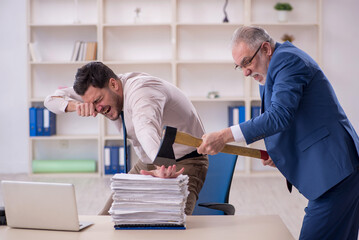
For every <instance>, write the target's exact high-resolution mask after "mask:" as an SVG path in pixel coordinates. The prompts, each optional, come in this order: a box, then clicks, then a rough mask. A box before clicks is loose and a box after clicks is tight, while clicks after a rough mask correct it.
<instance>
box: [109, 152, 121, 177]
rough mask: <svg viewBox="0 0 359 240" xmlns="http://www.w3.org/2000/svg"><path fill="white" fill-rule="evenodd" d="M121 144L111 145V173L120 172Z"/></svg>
mask: <svg viewBox="0 0 359 240" xmlns="http://www.w3.org/2000/svg"><path fill="white" fill-rule="evenodd" d="M119 148H120V147H119V146H111V147H110V162H111V173H112V174H115V173H118V172H119V169H120V166H119V162H120V159H119Z"/></svg>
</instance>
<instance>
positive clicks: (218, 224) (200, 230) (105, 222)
mask: <svg viewBox="0 0 359 240" xmlns="http://www.w3.org/2000/svg"><path fill="white" fill-rule="evenodd" d="M80 221H91V222H93V223H94V225H92V226H90V227H88V228H86V229H84V230H82V231H81V232H65V231H47V230H29V229H15V228H10V227H7V226H0V239H1V240H15V239H16V240H18V239H31V240H49V239H51V240H63V239H66V240H82V239H83V240H92V239H93V240H98V239H100V240H112V239H116V240H118V239H134V240H136V239H139V240H140V239H141V240H142V239H146V240H161V239H166V240H176V239H178V240H187V239H196V240H198V239H205V240H212V239H213V240H221V239H225V240H231V239H236V240H238V239H245V240H251V239H255V240H257V239H266V240H270V239H273V240H282V239H283V240H290V239H294V238H293V236H292V235H291V234H290V232H289V230H288V229H287V227H286V226H285V225H284V223H283V221H282V220H281V219H280V217H279V216H276V215H267V216H188V217H187V220H186V222H187V223H186V226H187V229H186V230H114V228H113V222H112V220H111V217H110V216H80Z"/></svg>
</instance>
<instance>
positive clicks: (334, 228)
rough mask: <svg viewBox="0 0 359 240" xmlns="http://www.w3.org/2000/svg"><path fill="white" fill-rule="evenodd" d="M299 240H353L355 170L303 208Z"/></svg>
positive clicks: (358, 179) (357, 223)
mask: <svg viewBox="0 0 359 240" xmlns="http://www.w3.org/2000/svg"><path fill="white" fill-rule="evenodd" d="M305 213H306V214H305V216H304V219H303V226H302V230H301V233H300V238H299V239H300V240H329V239H333V240H342V239H343V240H344V239H345V240H357V239H358V229H359V170H356V171H355V172H354V173H352V174H351V175H349V176H348V177H347V178H345V179H344V180H343V181H341V182H340V183H338V184H337V185H335V186H334V187H333V188H331V189H330V190H329V191H327V192H326V193H324V194H323V195H322V196H321V197H319V198H318V199H316V200H313V201H309V203H308V206H307V207H306V208H305Z"/></svg>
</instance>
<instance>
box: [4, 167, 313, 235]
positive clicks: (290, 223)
mask: <svg viewBox="0 0 359 240" xmlns="http://www.w3.org/2000/svg"><path fill="white" fill-rule="evenodd" d="M5 179H11V180H26V181H28V180H31V181H32V180H34V181H48V182H69V183H73V184H74V185H75V189H76V198H77V203H78V211H79V214H80V215H94V214H97V213H98V212H99V211H100V210H101V208H102V206H103V204H104V203H105V201H106V199H107V198H108V196H109V195H110V193H111V189H110V179H109V178H97V177H76V178H68V177H67V178H65V177H57V178H53V177H51V178H50V177H43V176H42V177H39V176H36V177H29V176H27V175H25V174H16V175H4V174H2V175H1V174H0V180H5ZM230 203H232V204H233V205H234V206H235V208H236V214H238V215H267V214H277V215H279V216H280V217H281V218H282V220H283V222H284V223H285V224H286V225H287V227H288V229H289V230H290V232H291V233H292V235H293V236H294V238H296V239H298V237H299V233H300V228H301V222H302V219H303V216H304V208H305V206H306V204H307V200H306V199H305V198H304V197H303V196H301V195H300V194H299V193H298V191H297V190H295V189H294V191H293V192H292V193H291V194H290V193H289V192H288V190H287V188H286V184H285V180H284V178H283V177H281V176H266V177H263V176H241V175H239V174H235V175H234V178H233V182H232V188H231V194H230ZM0 204H1V205H3V198H2V192H1V189H0ZM258 231H260V229H258Z"/></svg>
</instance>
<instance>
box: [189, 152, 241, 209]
mask: <svg viewBox="0 0 359 240" xmlns="http://www.w3.org/2000/svg"><path fill="white" fill-rule="evenodd" d="M237 157H238V156H237V155H232V154H227V153H218V154H216V155H208V161H209V166H208V171H207V176H206V181H205V182H204V185H203V187H202V190H201V192H200V193H199V195H198V200H197V203H196V206H195V208H194V211H193V213H192V215H223V214H224V213H223V212H222V211H219V210H214V209H209V208H205V207H200V206H198V203H208V202H216V203H228V198H229V191H230V189H231V183H232V178H233V173H234V169H235V166H236V162H237Z"/></svg>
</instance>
